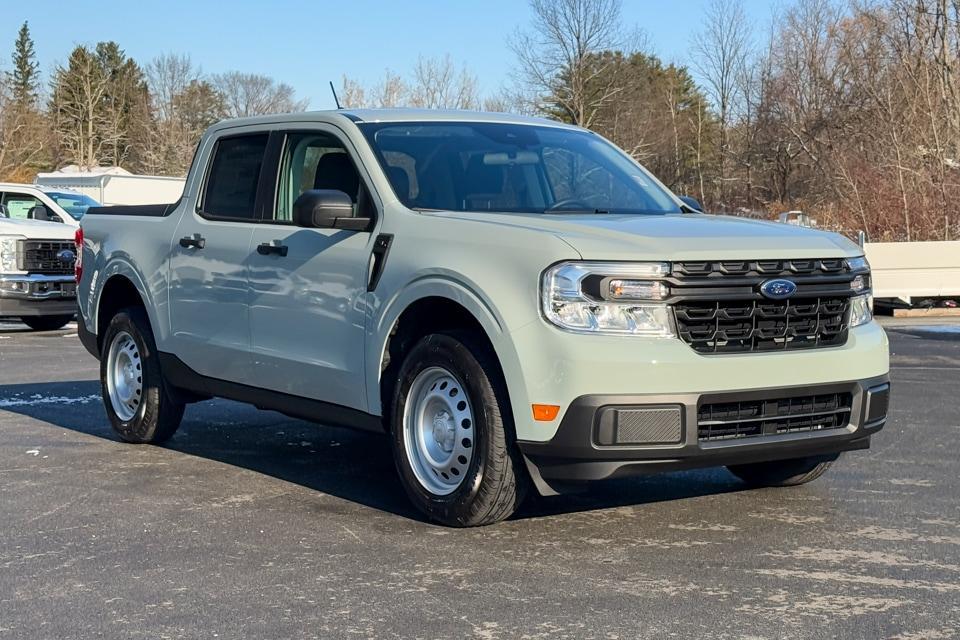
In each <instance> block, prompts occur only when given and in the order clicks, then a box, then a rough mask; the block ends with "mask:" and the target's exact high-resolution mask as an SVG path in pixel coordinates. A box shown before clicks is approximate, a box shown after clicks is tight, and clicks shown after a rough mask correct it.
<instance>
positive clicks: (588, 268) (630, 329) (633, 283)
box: [541, 262, 676, 338]
mask: <svg viewBox="0 0 960 640" xmlns="http://www.w3.org/2000/svg"><path fill="white" fill-rule="evenodd" d="M669 273H670V265H669V264H668V263H665V262H635V263H625V262H562V263H560V264H557V265H554V266H553V267H550V268H549V269H547V270H546V271H545V272H544V273H543V278H542V281H541V302H542V305H543V315H544V317H545V318H546V319H547V320H548V321H550V322H551V323H553V324H555V325H556V326H558V327H560V328H561V329H566V330H567V331H576V332H582V333H610V334H621V335H636V336H650V337H663V338H666V337H673V336H675V335H676V333H675V331H674V328H673V321H672V319H671V314H670V310H669V308H668V307H667V305H665V304H663V303H660V302H658V301H660V300H665V299H666V298H667V297H668V296H669V295H670V291H669V288H668V287H667V285H666V284H665V283H663V282H661V281H660V279H661V278H663V277H664V276H666V275H667V274H669Z"/></svg>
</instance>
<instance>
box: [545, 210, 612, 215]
mask: <svg viewBox="0 0 960 640" xmlns="http://www.w3.org/2000/svg"><path fill="white" fill-rule="evenodd" d="M543 212H544V213H566V214H573V215H585V214H591V213H592V214H599V215H602V214H605V213H610V212H609V211H607V210H606V209H551V208H547V209H544V210H543Z"/></svg>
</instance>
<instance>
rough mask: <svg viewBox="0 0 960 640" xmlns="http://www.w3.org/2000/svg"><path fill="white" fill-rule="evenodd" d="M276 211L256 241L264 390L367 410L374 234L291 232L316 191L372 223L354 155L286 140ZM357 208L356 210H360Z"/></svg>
mask: <svg viewBox="0 0 960 640" xmlns="http://www.w3.org/2000/svg"><path fill="white" fill-rule="evenodd" d="M282 149H283V151H282V152H281V154H280V163H279V172H280V174H279V178H278V180H277V182H276V185H277V186H276V194H275V197H274V198H273V199H272V206H271V205H270V204H265V206H264V217H265V219H264V220H263V221H262V222H263V224H261V225H259V226H258V227H257V228H256V229H255V230H254V232H253V240H252V242H251V253H250V269H249V282H250V335H251V340H252V343H253V362H254V373H255V375H256V376H257V379H258V380H259V381H260V386H263V387H266V388H269V389H272V390H274V391H281V392H284V393H289V394H293V395H296V396H302V397H306V398H312V399H315V400H322V401H325V402H331V403H335V404H338V405H343V406H347V407H351V408H355V409H361V410H366V408H367V404H366V384H365V381H364V375H363V371H364V365H363V363H364V343H365V325H364V319H365V311H364V306H365V302H366V287H367V271H368V265H369V262H370V254H371V250H372V242H373V240H372V238H373V234H371V233H370V232H366V231H347V230H342V229H306V228H299V227H296V226H294V225H293V215H292V210H293V203H294V201H295V200H296V199H297V197H298V196H299V195H300V194H301V193H303V192H304V191H307V190H310V189H336V190H339V191H343V192H345V193H347V194H348V195H350V197H351V198H352V199H353V201H354V206H355V207H360V208H361V209H362V210H361V211H360V212H359V213H358V215H361V216H371V217H373V215H374V214H373V213H371V211H370V210H369V209H368V207H372V204H370V198H369V197H368V194H369V191H367V187H366V186H365V183H364V181H363V180H362V179H361V178H360V175H359V173H358V172H357V168H356V165H355V164H354V162H353V160H352V159H351V155H350V152H349V151H348V149H347V147H346V146H345V145H344V144H343V142H341V140H340V139H339V138H338V137H337V136H336V135H334V134H333V133H332V132H330V131H327V130H321V129H318V130H313V131H307V132H302V131H298V132H289V133H287V134H285V135H284V140H283V145H282ZM358 202H359V203H358Z"/></svg>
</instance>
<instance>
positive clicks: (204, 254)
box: [169, 131, 269, 382]
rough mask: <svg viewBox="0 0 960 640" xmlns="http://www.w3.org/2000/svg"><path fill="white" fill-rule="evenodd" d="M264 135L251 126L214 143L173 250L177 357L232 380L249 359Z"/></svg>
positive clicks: (209, 373)
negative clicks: (251, 278)
mask: <svg viewBox="0 0 960 640" xmlns="http://www.w3.org/2000/svg"><path fill="white" fill-rule="evenodd" d="M268 140H269V133H267V132H263V131H250V132H248V133H237V134H231V135H229V136H225V137H221V138H219V139H218V140H217V141H215V143H214V145H215V146H214V149H213V152H212V153H211V154H210V156H209V157H210V160H209V163H208V166H207V168H206V172H205V177H204V182H203V185H202V186H201V191H200V196H199V199H198V201H197V205H196V207H195V210H193V211H187V212H185V213H184V215H183V217H182V218H181V220H180V223H179V225H178V226H177V230H176V232H175V234H174V236H173V240H172V242H171V248H170V274H169V277H170V284H169V294H170V306H169V309H170V328H171V340H170V344H171V345H172V346H173V350H174V355H176V356H178V357H179V358H180V359H181V360H182V361H183V362H185V363H186V364H187V365H188V366H189V367H190V368H191V369H193V370H194V371H196V372H198V373H200V374H203V375H206V376H210V377H215V378H220V379H224V380H230V381H234V382H243V381H244V380H245V375H246V374H247V372H248V369H249V365H250V316H249V304H248V295H249V290H248V287H247V274H248V269H249V263H248V258H249V256H250V251H251V248H250V242H251V239H252V236H253V230H254V228H255V227H256V226H257V218H258V214H259V212H258V210H257V206H258V194H259V193H260V182H261V175H262V171H261V169H262V167H263V164H264V158H265V154H266V150H267V142H268Z"/></svg>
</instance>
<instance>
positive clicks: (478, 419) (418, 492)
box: [391, 334, 502, 522]
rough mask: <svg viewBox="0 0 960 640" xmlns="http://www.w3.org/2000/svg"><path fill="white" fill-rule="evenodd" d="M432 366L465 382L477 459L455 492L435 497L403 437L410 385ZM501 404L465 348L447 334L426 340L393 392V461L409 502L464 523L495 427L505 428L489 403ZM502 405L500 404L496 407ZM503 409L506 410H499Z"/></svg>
mask: <svg viewBox="0 0 960 640" xmlns="http://www.w3.org/2000/svg"><path fill="white" fill-rule="evenodd" d="M430 367H443V368H444V369H446V370H448V371H449V372H450V373H452V374H453V375H454V376H455V377H456V378H457V379H458V380H459V381H460V383H461V384H462V386H463V387H464V390H465V392H466V393H467V397H468V399H469V402H470V407H471V410H472V413H473V455H472V456H471V460H470V465H469V467H468V470H467V472H466V474H464V477H463V481H462V482H461V483H460V485H459V486H458V487H457V488H456V489H455V490H454V491H453V492H451V493H449V494H447V495H436V494H434V493H431V492H430V491H428V490H427V489H426V488H424V487H423V485H421V484H420V481H419V480H418V479H417V476H416V474H415V473H414V471H413V469H412V468H411V466H410V460H409V458H408V453H407V451H406V442H405V438H404V429H405V425H404V421H403V417H404V411H405V409H406V406H407V401H408V400H409V398H408V397H407V396H408V394H409V391H410V387H411V386H412V384H413V381H414V380H415V379H416V377H417V375H418V374H419V373H420V372H421V371H423V370H425V369H427V368H430ZM491 401H492V402H494V403H497V402H498V401H497V397H496V393H495V391H494V388H493V385H492V384H491V380H490V378H489V376H488V373H487V372H486V371H484V369H483V367H482V366H481V365H480V363H479V362H478V361H477V359H476V357H474V355H473V354H472V353H471V351H470V350H469V349H468V348H467V346H466V345H465V344H463V343H462V342H460V341H459V340H457V339H455V338H453V337H451V336H448V335H444V334H432V335H429V336H427V337H426V338H424V339H422V340H421V341H420V342H419V343H417V345H416V346H415V347H414V348H413V349H412V350H411V351H410V354H409V355H408V356H407V358H406V359H405V360H404V362H403V364H402V365H401V367H400V372H399V380H398V383H397V385H396V387H395V390H394V398H393V405H392V406H393V411H392V421H391V424H392V429H391V438H393V453H394V461H395V463H396V466H397V471H398V473H399V474H400V475H401V478H402V480H403V483H402V484H403V486H404V489H405V490H406V492H407V494H408V495H409V497H410V499H411V500H412V501H413V502H414V503H415V504H416V505H417V506H418V507H419V508H420V509H421V510H423V511H424V512H426V513H427V514H428V515H429V516H431V517H433V518H435V519H437V520H441V521H443V522H465V521H466V520H467V519H468V517H469V511H470V504H471V503H472V502H473V500H474V499H475V498H476V496H477V494H478V493H479V492H480V490H481V487H482V485H483V483H484V481H485V480H489V479H488V478H486V477H485V475H484V474H485V470H486V469H487V466H488V465H487V461H488V460H489V459H490V456H492V455H494V451H493V438H492V436H494V434H493V433H492V431H491V430H492V429H497V428H502V427H501V425H500V424H499V420H497V418H496V416H495V415H494V414H493V413H492V412H491V411H490V406H489V405H490V403H491ZM498 404H499V403H498ZM500 410H501V411H502V408H501V409H500Z"/></svg>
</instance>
